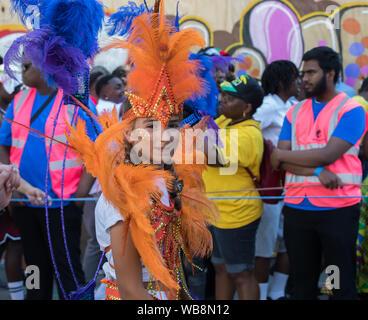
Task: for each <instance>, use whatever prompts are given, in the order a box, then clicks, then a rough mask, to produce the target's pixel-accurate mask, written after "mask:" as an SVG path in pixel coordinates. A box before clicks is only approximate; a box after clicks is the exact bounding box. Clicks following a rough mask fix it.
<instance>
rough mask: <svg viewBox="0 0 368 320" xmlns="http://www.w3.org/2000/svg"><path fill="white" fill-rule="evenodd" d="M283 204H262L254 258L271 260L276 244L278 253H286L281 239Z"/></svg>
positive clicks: (281, 202)
mask: <svg viewBox="0 0 368 320" xmlns="http://www.w3.org/2000/svg"><path fill="white" fill-rule="evenodd" d="M283 206H284V202H283V201H280V202H279V203H277V204H266V203H264V204H263V214H262V217H261V222H260V224H259V226H258V230H257V234H256V257H262V258H272V256H273V253H274V251H275V249H276V244H277V243H278V250H277V251H278V252H286V247H285V243H284V239H283V232H284V216H283V215H282V214H281V211H282V207H283Z"/></svg>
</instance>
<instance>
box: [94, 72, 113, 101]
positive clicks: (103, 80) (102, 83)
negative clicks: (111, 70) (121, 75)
mask: <svg viewBox="0 0 368 320" xmlns="http://www.w3.org/2000/svg"><path fill="white" fill-rule="evenodd" d="M114 78H116V76H114V75H113V74H107V75H105V76H103V77H101V78H99V79H98V81H97V83H96V94H97V96H98V97H100V93H101V90H102V88H103V87H104V86H106V85H107V84H108V83H109V81H110V80H111V79H114Z"/></svg>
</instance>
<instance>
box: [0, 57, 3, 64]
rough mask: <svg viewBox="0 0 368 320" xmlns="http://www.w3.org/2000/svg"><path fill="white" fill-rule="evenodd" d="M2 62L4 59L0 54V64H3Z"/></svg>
mask: <svg viewBox="0 0 368 320" xmlns="http://www.w3.org/2000/svg"><path fill="white" fill-rule="evenodd" d="M3 63H4V59H3V57H2V56H0V64H3Z"/></svg>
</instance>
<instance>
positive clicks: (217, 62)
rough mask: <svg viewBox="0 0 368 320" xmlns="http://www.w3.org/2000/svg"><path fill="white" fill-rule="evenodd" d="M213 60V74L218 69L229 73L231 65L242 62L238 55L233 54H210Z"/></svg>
mask: <svg viewBox="0 0 368 320" xmlns="http://www.w3.org/2000/svg"><path fill="white" fill-rule="evenodd" d="M209 58H210V60H211V62H212V67H213V68H212V75H213V76H214V75H215V74H216V70H217V69H220V70H221V71H222V72H224V73H227V72H228V70H229V66H230V65H231V64H232V63H235V62H240V61H241V60H240V59H239V58H237V57H232V56H222V55H218V56H210V57H209Z"/></svg>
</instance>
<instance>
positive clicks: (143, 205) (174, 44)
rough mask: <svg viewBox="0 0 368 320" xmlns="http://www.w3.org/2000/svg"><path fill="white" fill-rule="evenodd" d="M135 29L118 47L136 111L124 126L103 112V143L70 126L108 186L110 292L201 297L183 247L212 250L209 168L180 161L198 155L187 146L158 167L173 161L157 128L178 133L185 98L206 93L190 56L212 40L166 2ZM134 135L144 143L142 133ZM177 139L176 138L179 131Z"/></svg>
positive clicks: (100, 228)
mask: <svg viewBox="0 0 368 320" xmlns="http://www.w3.org/2000/svg"><path fill="white" fill-rule="evenodd" d="M131 30H132V31H131V36H130V38H129V40H128V41H121V40H116V41H115V42H114V43H113V44H112V45H111V46H110V47H120V48H126V49H128V50H129V54H130V56H131V59H132V63H133V65H134V68H133V69H132V71H131V73H130V74H129V76H128V78H127V89H128V91H129V93H127V97H128V100H129V102H130V104H131V107H132V108H131V109H130V110H129V111H128V112H127V113H126V114H125V116H124V118H123V121H121V122H118V119H117V114H116V112H114V113H113V114H112V115H109V114H103V115H101V116H99V118H98V120H99V122H100V123H101V125H102V127H103V128H104V132H103V133H102V134H101V135H100V136H99V137H98V138H97V140H96V141H95V143H93V142H91V141H90V140H89V139H88V137H87V136H86V134H85V127H84V124H83V122H82V121H79V122H78V125H77V128H76V129H73V128H72V127H69V129H70V135H69V136H68V141H69V143H70V144H71V145H72V146H73V147H74V148H75V149H76V150H77V152H78V153H79V154H80V158H81V160H82V161H83V162H84V164H85V166H86V169H87V170H88V171H89V172H90V173H91V174H92V175H93V176H95V177H96V178H98V180H99V182H100V184H101V189H102V193H103V195H102V196H101V198H100V200H99V202H98V203H97V207H96V234H97V238H98V241H99V243H100V246H101V248H103V249H104V250H105V251H106V257H107V260H108V262H107V263H106V264H105V266H104V270H105V273H106V279H105V280H104V282H105V283H106V287H107V290H106V298H107V299H110V300H112V299H137V300H141V299H165V298H168V299H180V298H185V299H191V298H192V297H191V294H190V292H189V290H188V289H187V286H186V284H185V279H184V276H183V270H182V262H181V257H182V253H184V254H185V255H186V257H187V259H188V261H191V260H192V257H193V256H194V255H202V256H203V255H208V254H209V253H210V252H211V250H212V238H211V234H210V232H209V231H208V230H207V228H206V225H207V224H208V223H210V222H211V221H213V219H214V217H215V215H216V213H217V207H216V205H215V204H214V203H213V202H212V201H210V200H208V199H207V197H206V196H205V194H204V192H205V189H204V183H203V181H202V171H203V170H204V169H205V165H201V164H191V165H186V164H175V159H176V160H177V161H176V163H183V162H182V161H178V160H183V159H188V155H185V152H181V153H180V154H179V153H178V152H176V153H175V156H174V157H173V160H174V162H173V163H171V162H170V161H168V162H167V161H163V160H161V162H158V164H153V163H156V162H154V160H156V159H155V158H154V157H153V156H154V155H156V156H157V155H158V157H159V159H163V158H162V157H163V156H164V153H165V147H167V146H168V145H169V144H170V141H163V140H167V139H164V137H163V134H162V133H159V134H158V135H157V128H158V130H159V131H158V132H161V131H164V130H165V129H178V128H179V123H180V120H181V117H182V103H183V102H184V101H185V100H186V99H188V98H189V97H191V96H195V95H201V94H203V91H204V87H205V83H203V80H201V78H200V76H199V75H198V70H197V69H198V65H197V63H196V62H195V61H189V59H188V58H189V54H190V48H191V47H192V46H194V45H197V46H198V45H199V46H203V43H204V41H203V39H202V37H201V36H200V35H199V34H198V33H196V32H195V31H193V30H189V29H186V30H184V31H180V32H173V29H172V27H171V26H170V24H169V23H168V22H167V21H166V18H165V16H164V9H163V2H161V1H156V4H155V10H154V12H153V13H144V14H143V15H141V16H139V17H137V18H136V19H135V20H134V22H133V25H132V29H131ZM134 134H135V135H136V136H137V137H138V136H140V137H141V139H134V138H132V137H133V136H134ZM176 135H177V136H176V137H175V135H174V136H173V140H174V141H177V140H178V138H179V135H180V133H179V131H178V130H177V134H176ZM181 136H184V135H183V134H181ZM137 137H136V138H137ZM143 139H145V142H147V143H148V144H147V145H145V147H144V148H143V150H141V152H142V151H143V153H145V154H146V153H147V152H148V151H149V152H148V157H146V158H144V159H145V162H144V163H137V162H136V161H135V160H134V159H137V158H139V159H141V160H142V157H141V155H140V154H139V152H136V151H135V150H136V149H137V148H136V147H137V146H138V145H139V143H141V142H142V140H143ZM157 139H158V140H157ZM179 140H180V139H179ZM157 142H159V144H158V146H157ZM190 142H192V141H190ZM175 149H176V148H175V146H173V147H172V151H174V150H175ZM183 149H184V148H181V149H179V150H181V151H183ZM171 155H172V153H171V154H170V156H169V157H166V159H167V158H171ZM195 156H196V155H195V154H194V155H192V159H193V158H195ZM179 157H180V159H179ZM169 160H170V159H169ZM164 162H165V163H167V164H165V163H164ZM194 163H195V159H194Z"/></svg>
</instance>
